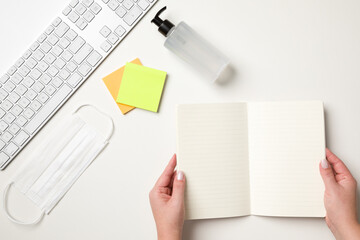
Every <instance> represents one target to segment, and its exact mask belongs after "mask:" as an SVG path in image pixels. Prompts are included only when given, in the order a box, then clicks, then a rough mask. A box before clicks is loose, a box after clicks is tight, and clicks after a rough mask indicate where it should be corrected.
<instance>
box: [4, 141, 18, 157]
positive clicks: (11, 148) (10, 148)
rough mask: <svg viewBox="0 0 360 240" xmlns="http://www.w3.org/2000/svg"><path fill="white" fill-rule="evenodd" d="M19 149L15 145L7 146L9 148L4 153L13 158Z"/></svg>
mask: <svg viewBox="0 0 360 240" xmlns="http://www.w3.org/2000/svg"><path fill="white" fill-rule="evenodd" d="M18 149H19V147H18V146H16V145H15V144H14V143H10V144H9V145H7V147H6V148H5V149H4V152H5V153H7V154H8V155H10V156H12V155H14V153H15V152H16V151H17V150H18Z"/></svg>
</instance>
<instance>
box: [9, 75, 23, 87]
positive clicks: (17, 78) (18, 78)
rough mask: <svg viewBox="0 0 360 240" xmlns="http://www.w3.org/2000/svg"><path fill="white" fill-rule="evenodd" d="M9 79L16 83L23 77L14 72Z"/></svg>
mask: <svg viewBox="0 0 360 240" xmlns="http://www.w3.org/2000/svg"><path fill="white" fill-rule="evenodd" d="M11 80H12V81H13V82H14V83H15V84H17V85H18V84H19V83H20V82H21V81H22V80H23V77H22V76H20V74H18V73H15V74H14V76H13V77H12V79H11Z"/></svg>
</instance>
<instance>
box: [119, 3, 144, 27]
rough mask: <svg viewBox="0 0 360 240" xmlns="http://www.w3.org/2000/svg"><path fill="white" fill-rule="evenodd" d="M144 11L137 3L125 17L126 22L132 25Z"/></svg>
mask: <svg viewBox="0 0 360 240" xmlns="http://www.w3.org/2000/svg"><path fill="white" fill-rule="evenodd" d="M142 13H143V11H141V9H140V8H139V7H138V6H136V5H135V6H134V7H133V8H132V9H131V10H130V11H129V12H128V13H127V14H126V16H125V17H124V22H126V23H127V24H128V25H129V26H131V25H133V24H134V22H135V21H136V20H137V19H138V18H139V17H140V16H141V14H142Z"/></svg>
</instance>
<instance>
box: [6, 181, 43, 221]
mask: <svg viewBox="0 0 360 240" xmlns="http://www.w3.org/2000/svg"><path fill="white" fill-rule="evenodd" d="M13 184H14V182H10V183H9V184H8V185H6V188H5V190H4V195H3V202H4V204H3V207H4V210H5V213H6V216H7V217H8V219H9V220H10V221H12V222H14V223H17V224H21V225H35V224H37V223H39V222H40V221H41V219H43V217H44V215H45V212H44V211H43V212H42V213H41V215H40V216H39V217H38V218H37V219H35V220H34V221H31V222H23V221H20V220H17V219H15V218H14V217H13V216H11V214H10V213H9V210H8V207H7V200H8V192H9V189H10V187H11V186H12V185H13Z"/></svg>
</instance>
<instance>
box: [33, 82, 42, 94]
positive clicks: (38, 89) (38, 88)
mask: <svg viewBox="0 0 360 240" xmlns="http://www.w3.org/2000/svg"><path fill="white" fill-rule="evenodd" d="M32 89H34V90H35V91H36V92H38V93H39V92H41V91H42V90H43V89H44V85H43V84H42V83H41V82H40V81H38V82H36V83H35V84H34V86H33V88H32Z"/></svg>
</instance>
